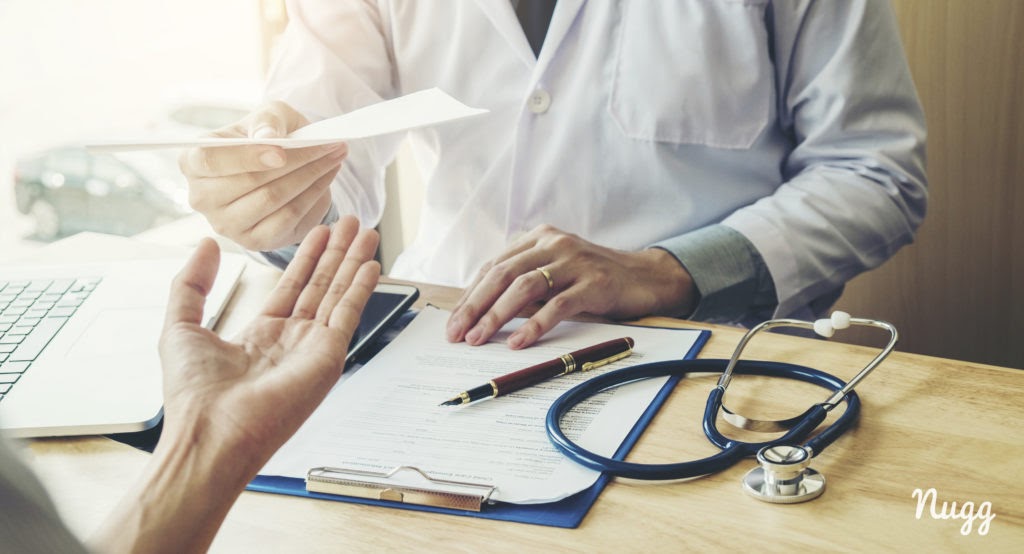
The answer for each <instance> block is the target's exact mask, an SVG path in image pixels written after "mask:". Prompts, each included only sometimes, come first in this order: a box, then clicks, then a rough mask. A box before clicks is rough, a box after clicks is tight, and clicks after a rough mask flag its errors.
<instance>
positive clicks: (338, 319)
mask: <svg viewBox="0 0 1024 554" xmlns="http://www.w3.org/2000/svg"><path fill="white" fill-rule="evenodd" d="M379 280H380V264H379V263H377V262H376V261H372V260H371V261H369V262H365V263H363V264H362V265H360V266H359V269H358V270H357V271H356V274H355V277H354V278H353V280H352V284H351V285H350V286H349V287H348V288H347V289H346V290H345V294H344V295H343V296H342V297H341V299H340V300H339V301H338V303H337V304H336V305H335V306H334V308H333V309H332V310H331V312H330V318H329V319H328V321H327V325H328V326H330V327H332V328H334V329H341V330H342V331H344V332H345V333H346V334H347V335H348V338H350V339H351V338H352V333H354V332H355V329H356V326H358V325H359V318H360V316H361V315H362V313H363V308H365V307H366V302H367V301H368V300H369V299H370V295H371V294H373V289H374V288H375V287H376V286H377V282H378V281H379Z"/></svg>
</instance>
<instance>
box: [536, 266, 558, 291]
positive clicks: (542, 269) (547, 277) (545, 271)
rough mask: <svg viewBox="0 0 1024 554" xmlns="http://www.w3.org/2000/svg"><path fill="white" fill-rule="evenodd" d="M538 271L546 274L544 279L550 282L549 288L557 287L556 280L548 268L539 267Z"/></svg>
mask: <svg viewBox="0 0 1024 554" xmlns="http://www.w3.org/2000/svg"><path fill="white" fill-rule="evenodd" d="M537 271H539V272H540V274H541V275H543V276H544V280H545V281H547V282H548V290H551V289H553V288H555V281H554V280H553V279H552V278H551V273H550V272H549V271H548V270H547V269H545V268H543V267H538V268H537Z"/></svg>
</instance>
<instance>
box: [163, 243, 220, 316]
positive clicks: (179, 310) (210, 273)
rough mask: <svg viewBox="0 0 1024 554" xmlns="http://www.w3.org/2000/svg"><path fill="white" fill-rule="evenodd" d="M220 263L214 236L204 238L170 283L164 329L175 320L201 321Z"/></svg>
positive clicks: (218, 250) (218, 249)
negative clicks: (207, 296) (212, 237)
mask: <svg viewBox="0 0 1024 554" xmlns="http://www.w3.org/2000/svg"><path fill="white" fill-rule="evenodd" d="M219 266H220V248H219V247H218V246H217V243H216V242H215V241H214V240H213V239H210V238H204V239H203V240H201V241H200V242H199V246H197V247H196V250H195V252H193V253H192V256H190V257H189V259H188V261H187V262H185V267H183V268H182V269H181V271H179V272H178V275H177V276H176V277H175V278H174V281H173V282H172V283H171V292H170V298H169V299H168V302H167V314H166V316H165V320H164V329H165V330H166V329H168V328H170V327H171V326H172V325H174V324H176V323H193V324H196V325H199V324H201V323H202V321H203V306H204V305H205V304H206V295H207V294H209V293H210V289H211V288H212V287H213V281H214V279H215V278H216V277H217V268H218V267H219Z"/></svg>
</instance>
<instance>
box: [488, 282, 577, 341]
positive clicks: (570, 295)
mask: <svg viewBox="0 0 1024 554" xmlns="http://www.w3.org/2000/svg"><path fill="white" fill-rule="evenodd" d="M584 289H585V288H584V287H583V286H579V285H576V286H572V287H569V288H567V289H565V290H563V291H562V292H560V293H558V294H556V295H555V296H554V297H552V298H551V299H550V300H548V301H547V302H546V303H545V304H544V305H543V306H542V307H541V308H540V309H539V310H537V313H535V314H533V316H531V317H530V318H529V319H527V320H526V322H524V323H523V324H522V325H520V326H519V328H518V329H516V330H515V331H514V332H513V333H512V334H511V335H509V337H508V340H507V341H506V344H508V346H509V348H512V349H513V350H518V349H520V348H526V347H527V346H530V345H531V344H533V343H535V342H537V339H539V338H540V337H542V336H544V334H545V333H547V332H548V331H550V330H551V329H553V328H554V327H555V325H558V323H559V322H561V321H564V320H566V319H569V318H570V317H572V316H574V315H577V314H579V313H581V312H583V311H584V310H583V306H584V305H585V297H584V295H585V294H586V291H585V290H584Z"/></svg>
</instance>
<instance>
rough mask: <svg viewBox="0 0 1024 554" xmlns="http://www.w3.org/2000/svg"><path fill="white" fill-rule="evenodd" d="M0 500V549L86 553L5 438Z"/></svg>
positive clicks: (1, 450) (0, 464)
mask: <svg viewBox="0 0 1024 554" xmlns="http://www.w3.org/2000/svg"><path fill="white" fill-rule="evenodd" d="M0 499H3V500H2V501H0V550H3V551H4V552H88V550H87V549H86V547H85V546H84V545H83V544H82V543H81V542H80V541H79V540H78V539H77V538H76V537H75V535H74V534H72V533H71V531H70V530H69V529H68V528H67V526H65V525H64V522H62V521H61V519H60V516H59V515H58V514H57V509H56V507H55V506H54V505H53V501H51V500H50V497H49V496H47V494H46V491H45V490H44V489H43V486H42V484H41V483H40V482H39V479H37V478H36V476H35V475H34V474H33V473H32V472H31V471H30V470H29V468H28V467H27V466H26V465H25V464H24V463H23V462H22V461H21V459H19V458H18V456H17V455H16V453H15V452H14V451H12V450H11V448H10V445H9V444H8V443H7V441H6V440H0Z"/></svg>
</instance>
